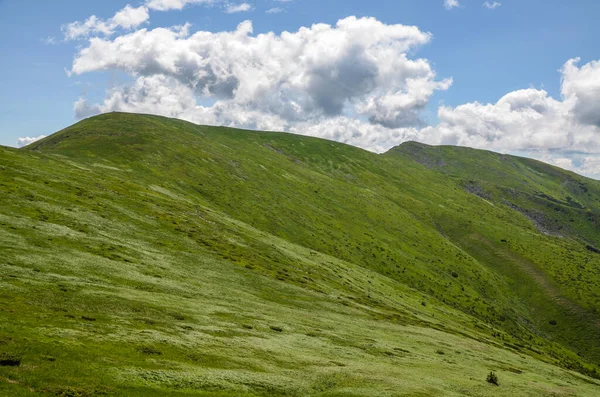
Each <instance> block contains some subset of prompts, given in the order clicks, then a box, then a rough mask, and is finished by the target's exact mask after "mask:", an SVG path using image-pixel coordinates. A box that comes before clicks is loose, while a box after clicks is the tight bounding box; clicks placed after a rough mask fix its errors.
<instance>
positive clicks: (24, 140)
mask: <svg viewBox="0 0 600 397" xmlns="http://www.w3.org/2000/svg"><path fill="white" fill-rule="evenodd" d="M45 137H46V135H40V136H36V137H29V136H26V137H24V138H19V139H17V147H20V148H21V147H24V146H27V145H29V144H32V143H33V142H35V141H39V140H40V139H44V138H45Z"/></svg>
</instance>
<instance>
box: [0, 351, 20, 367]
mask: <svg viewBox="0 0 600 397" xmlns="http://www.w3.org/2000/svg"><path fill="white" fill-rule="evenodd" d="M19 365H21V357H20V356H18V355H16V354H14V353H0V367H18V366H19Z"/></svg>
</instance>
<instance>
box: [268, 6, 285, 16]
mask: <svg viewBox="0 0 600 397" xmlns="http://www.w3.org/2000/svg"><path fill="white" fill-rule="evenodd" d="M283 11H284V10H283V8H281V7H273V8H269V9H268V10H267V11H265V12H266V13H267V14H279V13H280V12H283Z"/></svg>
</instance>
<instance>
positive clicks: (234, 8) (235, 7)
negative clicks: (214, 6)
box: [225, 3, 252, 14]
mask: <svg viewBox="0 0 600 397" xmlns="http://www.w3.org/2000/svg"><path fill="white" fill-rule="evenodd" d="M250 10H252V6H251V5H250V4H248V3H241V4H228V5H227V7H225V12H226V13H228V14H235V13H236V12H248V11H250Z"/></svg>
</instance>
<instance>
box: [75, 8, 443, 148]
mask: <svg viewBox="0 0 600 397" xmlns="http://www.w3.org/2000/svg"><path fill="white" fill-rule="evenodd" d="M252 32H253V28H252V23H251V22H250V21H246V22H243V23H241V24H240V25H239V26H238V28H237V29H236V30H235V31H233V32H219V33H211V32H197V33H195V34H193V35H191V36H187V35H186V34H182V33H181V30H180V29H179V30H177V29H162V28H161V29H154V30H150V31H149V30H146V29H142V30H139V31H137V32H134V33H131V34H127V35H123V36H120V37H117V38H115V39H114V40H108V39H101V38H92V39H91V40H90V44H89V46H88V47H87V48H84V49H82V50H81V51H80V52H79V54H78V55H77V56H76V58H75V60H74V62H73V66H72V69H71V72H72V73H74V74H78V75H79V74H83V73H89V72H95V71H104V70H121V71H124V72H127V73H130V74H131V75H132V76H134V77H135V78H136V82H135V84H133V85H131V86H128V87H120V88H117V89H114V90H111V91H110V92H109V93H108V94H107V97H106V99H105V101H104V102H103V103H101V104H96V105H89V104H87V102H85V101H78V103H77V104H76V109H75V110H76V113H77V115H78V116H79V117H84V116H86V115H89V113H90V112H105V111H111V110H127V111H140V112H147V113H158V114H164V115H169V116H174V117H181V118H186V119H188V120H191V121H195V122H199V123H208V124H222V125H231V126H239V127H246V128H260V129H270V130H273V129H277V130H286V131H292V130H293V131H297V132H299V133H301V131H300V130H301V129H302V130H307V131H312V132H313V133H314V134H321V135H320V136H329V135H328V134H333V135H332V136H334V135H335V133H333V132H331V127H332V125H331V122H330V120H331V119H336V120H338V121H339V120H345V121H344V123H345V124H346V125H349V126H353V127H356V125H357V124H356V121H353V122H350V120H352V119H356V120H363V121H360V122H359V123H360V124H361V125H364V126H366V127H365V131H377V134H378V136H379V137H381V139H384V138H385V137H388V136H390V137H396V136H399V134H398V132H394V131H387V130H388V129H390V128H388V127H393V128H400V127H403V128H407V127H414V126H417V125H421V124H422V123H421V121H420V119H419V114H420V111H421V110H422V109H423V107H424V106H425V105H426V104H427V103H428V101H429V99H430V97H431V96H432V95H433V94H434V92H435V91H437V90H446V89H448V88H449V87H450V85H451V83H452V81H451V80H450V79H447V80H442V81H438V80H436V75H435V72H434V71H433V70H432V68H431V66H430V64H429V62H428V61H427V60H425V59H410V58H409V56H408V53H409V51H411V50H414V49H415V48H418V47H419V46H420V45H423V44H425V43H427V42H428V41H429V40H430V38H431V35H430V34H429V33H424V32H422V31H420V30H419V29H418V28H416V27H411V26H403V25H386V24H383V23H381V22H379V21H377V20H376V19H373V18H360V19H358V18H355V17H349V18H346V19H343V20H340V21H339V22H338V23H337V25H335V26H330V25H326V24H317V25H313V26H312V27H310V28H301V29H300V30H299V31H297V32H293V33H290V32H283V33H282V34H281V35H276V34H274V33H266V34H259V35H256V36H254V35H253V34H252ZM197 97H203V98H205V99H209V100H211V101H213V102H214V104H213V105H212V106H210V107H203V106H198V105H196V98H197ZM321 124H322V125H321ZM357 134H360V132H359V128H357V127H356V128H355V132H353V134H352V136H354V137H356V135H357ZM363 135H364V134H363ZM340 136H341V135H340ZM385 139H387V138H385ZM377 141H378V142H377V143H373V142H371V141H369V140H368V139H367V138H365V139H362V140H361V139H354V138H353V140H352V142H354V143H355V144H360V145H362V144H363V143H364V144H365V147H368V148H371V149H377V148H383V147H384V146H385V145H386V144H388V143H387V141H385V140H380V139H378V140H377ZM347 142H348V143H350V142H351V141H347ZM393 142H394V143H399V141H398V140H394V141H393Z"/></svg>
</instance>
